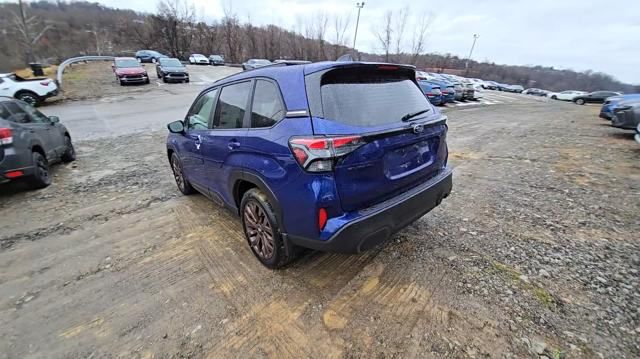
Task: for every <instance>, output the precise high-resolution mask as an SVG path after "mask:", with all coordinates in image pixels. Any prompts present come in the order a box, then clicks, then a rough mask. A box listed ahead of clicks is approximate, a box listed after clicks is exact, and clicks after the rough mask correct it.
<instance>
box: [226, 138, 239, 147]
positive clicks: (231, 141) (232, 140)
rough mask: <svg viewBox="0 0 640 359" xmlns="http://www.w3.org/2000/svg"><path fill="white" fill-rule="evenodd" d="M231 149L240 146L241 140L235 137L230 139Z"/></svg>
mask: <svg viewBox="0 0 640 359" xmlns="http://www.w3.org/2000/svg"><path fill="white" fill-rule="evenodd" d="M228 146H229V149H230V150H233V149H235V148H238V147H240V142H238V140H236V139H235V138H233V139H231V140H229V145H228Z"/></svg>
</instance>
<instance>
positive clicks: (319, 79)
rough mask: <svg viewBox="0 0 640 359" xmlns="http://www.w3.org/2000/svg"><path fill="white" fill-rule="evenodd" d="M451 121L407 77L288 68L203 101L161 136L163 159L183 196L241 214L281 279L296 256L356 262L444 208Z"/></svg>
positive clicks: (350, 67)
mask: <svg viewBox="0 0 640 359" xmlns="http://www.w3.org/2000/svg"><path fill="white" fill-rule="evenodd" d="M446 121H447V119H446V117H445V116H443V115H442V114H441V113H440V112H439V111H438V110H437V109H436V108H434V107H433V106H432V105H431V104H430V103H429V101H428V100H427V98H426V97H425V96H424V95H423V94H422V91H421V90H420V88H419V87H418V84H417V83H416V76H415V70H414V68H413V67H412V66H402V65H391V64H376V63H360V62H319V63H313V64H307V65H292V66H290V65H288V64H286V63H283V64H279V65H273V66H269V67H265V68H261V69H256V70H253V71H247V72H242V73H238V74H235V75H232V76H230V77H227V78H225V79H222V80H219V81H217V82H216V83H214V84H213V85H212V86H211V87H209V88H207V89H206V90H204V91H202V92H201V93H200V95H199V96H198V97H197V98H196V100H195V102H194V103H193V105H192V106H191V108H190V109H189V111H188V113H187V115H186V116H185V118H184V120H182V121H176V122H172V123H170V124H169V125H168V127H169V131H170V133H169V135H168V137H167V155H168V159H169V161H170V163H171V167H172V169H173V174H174V177H175V180H176V183H177V185H178V188H179V189H180V191H182V193H184V194H190V193H193V192H194V190H197V191H198V192H200V193H202V194H204V195H205V196H207V197H209V198H211V199H212V200H213V201H215V202H217V203H220V204H224V205H225V206H226V207H228V208H229V209H231V210H232V211H233V212H235V213H237V214H239V215H240V217H241V219H242V224H243V227H244V233H245V236H246V238H247V241H248V243H249V246H250V248H251V250H252V251H253V253H254V254H255V255H256V257H257V258H258V259H259V260H260V261H261V262H262V263H263V264H264V265H265V266H267V267H269V268H277V267H281V266H283V265H285V264H286V263H288V262H289V261H290V260H292V259H293V258H294V256H295V254H296V253H297V251H296V248H297V247H307V248H312V249H318V250H325V251H336V252H347V253H357V252H361V251H363V250H366V249H368V248H371V247H373V246H375V245H377V244H379V243H381V242H383V241H384V240H386V239H387V238H388V237H389V236H390V235H391V234H393V233H394V232H396V231H398V230H399V229H401V228H403V227H405V226H407V225H408V224H410V223H412V222H413V221H415V220H416V219H418V218H420V217H421V216H422V215H424V214H425V213H427V212H428V211H430V210H431V209H433V208H434V207H436V206H437V205H439V204H440V202H441V201H442V199H443V198H445V197H447V196H448V195H449V193H450V192H451V187H452V172H451V170H450V168H449V167H448V166H447V157H448V152H447V142H446V135H447V123H446Z"/></svg>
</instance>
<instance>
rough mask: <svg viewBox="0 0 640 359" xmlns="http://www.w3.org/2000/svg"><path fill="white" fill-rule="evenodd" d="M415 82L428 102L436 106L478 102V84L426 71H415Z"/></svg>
mask: <svg viewBox="0 0 640 359" xmlns="http://www.w3.org/2000/svg"><path fill="white" fill-rule="evenodd" d="M416 80H417V81H418V85H420V89H421V90H422V92H424V94H425V96H427V98H428V99H429V101H430V102H431V103H432V104H433V105H436V106H442V105H445V104H447V103H449V102H454V101H467V100H471V101H473V100H478V99H480V97H481V94H480V92H479V90H480V86H481V85H480V83H479V82H477V81H474V80H477V79H469V78H465V77H461V76H456V75H449V74H438V73H433V72H426V71H416Z"/></svg>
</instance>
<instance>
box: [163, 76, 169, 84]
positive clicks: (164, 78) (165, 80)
mask: <svg viewBox="0 0 640 359" xmlns="http://www.w3.org/2000/svg"><path fill="white" fill-rule="evenodd" d="M162 82H164V83H165V84H166V83H167V82H168V81H167V77H166V76H163V77H162Z"/></svg>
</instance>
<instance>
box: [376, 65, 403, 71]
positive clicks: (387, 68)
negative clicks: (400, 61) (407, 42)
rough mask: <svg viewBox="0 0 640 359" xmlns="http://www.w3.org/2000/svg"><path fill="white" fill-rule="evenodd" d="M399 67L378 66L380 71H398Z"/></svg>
mask: <svg viewBox="0 0 640 359" xmlns="http://www.w3.org/2000/svg"><path fill="white" fill-rule="evenodd" d="M398 68H399V67H398V66H393V65H380V66H378V70H397V69H398Z"/></svg>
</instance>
